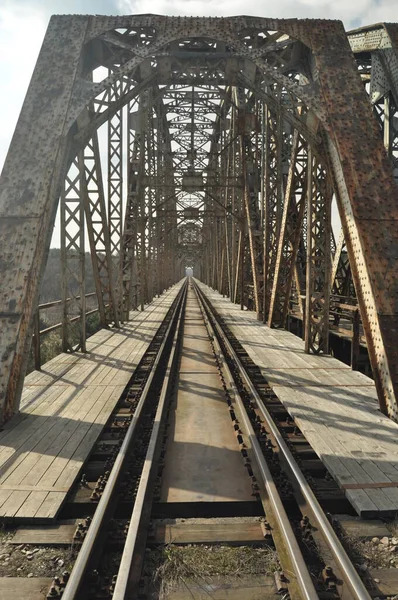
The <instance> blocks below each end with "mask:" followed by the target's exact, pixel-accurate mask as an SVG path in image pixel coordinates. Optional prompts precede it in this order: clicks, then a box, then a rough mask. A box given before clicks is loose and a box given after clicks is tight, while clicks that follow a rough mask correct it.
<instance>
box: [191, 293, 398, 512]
mask: <svg viewBox="0 0 398 600" xmlns="http://www.w3.org/2000/svg"><path fill="white" fill-rule="evenodd" d="M198 283H199V285H200V287H202V289H203V291H204V292H205V294H206V295H207V296H208V297H209V299H210V301H211V302H212V304H213V306H214V307H215V309H216V310H217V312H218V313H219V314H220V316H222V317H223V318H224V321H225V323H226V324H227V325H228V326H229V327H230V329H231V331H232V333H233V334H234V335H235V336H236V337H237V339H238V340H239V341H240V343H241V344H242V345H243V347H244V348H245V350H246V351H247V352H248V354H249V356H250V357H251V358H252V360H253V361H254V362H255V363H256V364H257V365H258V366H259V367H260V369H261V372H262V373H263V375H264V377H265V378H266V380H267V381H268V383H269V385H270V386H271V387H272V388H273V389H274V391H275V393H276V394H277V396H278V398H279V399H280V401H281V402H282V403H283V404H284V405H285V407H286V409H287V410H288V411H289V413H290V414H291V416H292V417H293V418H294V420H295V422H296V423H297V425H298V427H299V428H300V429H301V431H302V432H303V434H304V435H305V437H306V438H307V440H308V442H309V443H310V444H311V445H312V447H313V449H314V450H315V452H316V453H317V454H318V456H319V457H320V458H321V460H322V461H323V462H324V464H325V466H326V467H327V468H328V470H329V471H330V473H331V474H332V475H333V477H334V478H335V480H336V482H337V483H338V484H339V485H340V487H341V488H342V489H344V492H345V494H346V496H347V498H348V499H349V500H350V501H351V502H352V504H353V506H354V507H355V509H356V510H357V512H358V513H359V514H369V513H379V514H380V515H381V514H394V513H396V512H398V479H397V474H398V443H397V440H398V424H397V423H395V422H393V421H391V420H390V419H388V418H387V417H385V416H384V415H382V414H381V413H380V411H379V406H378V400H377V392H376V388H375V385H374V382H373V380H371V379H370V378H368V377H366V376H365V375H363V374H362V373H359V372H357V371H351V369H350V367H349V366H348V365H344V364H343V363H341V362H339V361H338V360H336V359H335V358H333V357H332V356H324V355H314V354H305V352H304V342H303V341H302V340H301V339H300V338H299V337H297V336H295V335H293V334H291V333H290V332H288V331H285V330H281V329H270V328H269V327H267V326H266V325H264V324H263V323H261V322H259V321H257V319H256V315H255V314H254V313H252V312H249V311H241V310H240V306H238V305H234V304H233V303H231V302H230V301H229V299H227V298H222V297H221V295H220V294H218V293H217V292H215V291H213V290H211V289H210V288H208V287H207V286H205V285H204V284H201V283H200V282H198ZM377 484H379V485H377ZM394 484H396V485H394ZM350 485H358V486H362V487H359V489H349V486H350ZM345 486H347V487H345ZM373 486H375V487H373ZM385 486H393V487H385Z"/></svg>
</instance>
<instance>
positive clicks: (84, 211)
mask: <svg viewBox="0 0 398 600" xmlns="http://www.w3.org/2000/svg"><path fill="white" fill-rule="evenodd" d="M397 48H398V27H397V26H396V25H391V24H389V25H378V26H375V27H370V28H365V29H362V30H357V31H355V32H351V33H349V34H348V35H347V34H346V32H345V31H344V29H343V26H342V24H341V23H340V22H338V21H322V20H302V21H300V20H296V19H291V20H277V19H263V18H255V17H232V18H199V17H198V18H193V17H192V18H188V17H187V18H186V17H162V16H153V15H137V16H134V15H133V16H118V17H103V16H55V17H53V18H52V19H51V21H50V24H49V28H48V31H47V34H46V37H45V40H44V43H43V47H42V50H41V53H40V56H39V59H38V62H37V65H36V69H35V71H34V74H33V78H32V81H31V84H30V87H29V90H28V93H27V96H26V99H25V103H24V105H23V109H22V112H21V115H20V119H19V121H18V124H17V128H16V131H15V134H14V137H13V140H12V143H11V147H10V151H9V154H8V156H7V159H6V163H5V166H4V170H3V173H2V178H1V187H0V217H1V218H0V239H1V248H0V253H1V260H0V276H1V280H2V286H1V292H0V323H1V332H2V334H1V338H0V370H1V381H0V406H1V411H2V420H6V419H8V418H9V417H10V416H11V415H12V414H13V413H14V412H15V411H16V410H17V409H18V405H19V397H20V392H21V388H22V384H23V378H24V373H25V369H26V364H27V356H28V350H29V346H30V341H31V330H32V321H33V316H34V313H35V310H36V307H37V303H38V298H39V292H40V282H41V279H42V275H43V272H44V268H45V264H46V257H47V255H48V249H49V246H50V241H51V234H52V230H53V225H54V222H55V217H56V212H57V207H58V206H59V207H60V223H61V258H62V261H61V265H62V272H63V289H62V297H63V347H64V350H65V351H68V350H71V349H76V348H80V349H81V350H83V351H84V349H85V330H84V327H85V326H84V323H85V318H84V314H85V305H84V303H85V300H84V299H85V262H84V252H85V245H86V246H87V248H88V249H89V251H90V253H91V257H92V264H93V272H94V278H95V283H96V295H97V299H98V307H99V314H100V319H101V323H102V325H103V326H107V325H108V326H109V325H112V324H113V325H115V326H118V324H119V322H120V321H123V320H126V319H128V317H129V312H130V310H131V309H134V308H136V307H138V306H141V307H143V306H144V304H145V303H146V302H148V301H150V300H151V299H152V298H153V297H154V296H155V295H156V294H159V293H161V292H162V291H163V290H164V289H165V288H167V287H168V286H170V285H171V284H172V283H174V282H175V281H176V280H178V279H179V278H181V277H182V276H183V274H184V272H185V267H192V268H193V270H194V274H195V275H196V276H197V277H198V278H200V279H202V280H203V281H204V282H205V283H207V284H209V285H211V286H212V287H214V288H217V289H218V290H219V291H221V292H222V293H224V294H227V295H228V296H229V297H230V298H231V300H232V301H234V302H240V303H241V304H242V306H243V305H246V306H247V307H249V308H252V309H253V310H255V311H256V313H257V316H258V318H259V319H263V320H264V322H266V323H267V324H268V325H269V326H276V327H284V326H285V324H286V320H287V316H288V311H289V307H291V305H292V303H294V305H295V306H296V307H297V312H298V314H300V315H301V318H302V319H303V321H304V330H305V339H306V350H307V351H308V352H317V353H319V352H324V353H327V352H328V340H329V335H328V330H329V323H330V310H329V309H330V305H331V302H332V301H333V298H334V296H336V295H337V296H339V297H348V296H350V295H351V296H353V295H354V294H355V298H356V300H355V301H356V302H357V303H358V306H359V309H360V313H361V317H362V322H363V327H364V332H365V335H366V341H367V346H368V351H369V356H370V360H371V364H372V369H373V374H374V378H375V381H376V386H377V390H378V395H379V401H380V407H381V410H382V411H383V412H385V413H386V414H389V415H390V416H391V417H392V418H395V419H396V418H397V417H398V406H397V394H398V350H397V348H398V345H397V343H396V339H397V337H396V336H397V334H398V303H397V302H398V301H397V299H398V270H397V268H396V266H397V259H398V228H397V227H396V223H395V222H396V220H397V219H398V210H397V185H396V181H394V178H395V179H397V178H398V175H397V174H398V167H397V161H398V126H397V122H398V121H397V110H398V108H397V107H398V54H397ZM104 124H107V126H106V139H107V149H106V152H105V153H104V152H101V144H100V143H99V141H100V138H101V135H102V133H101V132H102V131H104V129H103V128H102V129H101V126H102V125H104ZM334 201H336V203H337V207H338V211H339V215H340V220H341V224H342V233H341V235H340V237H339V238H338V241H337V242H335V240H334V235H333V231H332V226H331V206H332V202H334ZM71 281H73V283H74V286H72V285H71ZM72 287H73V292H72V291H71V290H72ZM76 317H77V318H76Z"/></svg>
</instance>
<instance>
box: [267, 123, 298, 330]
mask: <svg viewBox="0 0 398 600" xmlns="http://www.w3.org/2000/svg"><path fill="white" fill-rule="evenodd" d="M306 198H307V144H306V142H305V140H304V139H303V138H302V137H301V136H300V134H299V133H298V131H295V132H294V135H293V144H292V153H291V159H290V165H289V173H288V178H287V184H286V191H285V202H284V206H283V215H282V224H281V231H280V237H279V243H278V252H277V257H276V266H275V276H274V279H273V285H272V293H271V301H270V309H269V314H268V325H269V326H270V327H271V326H272V325H274V326H280V327H285V325H286V319H287V315H288V310H289V300H290V293H291V287H292V281H293V275H294V271H295V268H296V259H297V253H298V250H299V245H300V241H302V225H303V217H304V211H305V202H306Z"/></svg>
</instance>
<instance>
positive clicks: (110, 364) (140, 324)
mask: <svg viewBox="0 0 398 600" xmlns="http://www.w3.org/2000/svg"><path fill="white" fill-rule="evenodd" d="M181 285H182V281H181V282H180V283H179V284H176V285H175V286H173V288H171V289H170V290H168V291H167V292H166V293H165V294H164V295H163V296H161V297H160V298H157V299H155V300H154V301H153V302H152V303H151V304H150V305H149V306H148V307H147V308H146V310H145V311H143V312H135V313H132V314H131V316H132V321H129V322H128V323H125V324H123V325H122V327H121V328H120V329H113V330H110V329H107V330H101V331H99V332H98V333H96V334H94V335H93V336H91V337H90V338H89V339H88V341H87V349H88V352H87V353H86V354H84V355H83V354H80V355H79V354H74V355H69V354H61V355H59V356H58V357H56V358H54V359H53V360H51V361H49V363H47V364H46V365H44V366H43V370H42V372H39V373H32V374H31V375H28V376H27V377H26V380H25V387H24V390H23V404H22V405H21V412H20V413H19V414H18V415H16V416H15V417H14V418H13V419H11V420H10V421H9V422H8V423H7V424H6V426H5V427H4V430H3V431H2V432H0V518H1V517H3V518H17V519H18V518H21V519H32V518H37V519H41V520H45V519H53V518H54V517H55V516H56V514H57V512H58V511H59V509H60V507H61V506H62V504H63V502H64V501H65V498H66V494H67V492H68V491H69V489H70V487H71V486H72V484H73V483H74V481H75V479H76V477H77V476H78V474H79V472H80V471H81V469H82V467H83V464H84V461H85V459H86V457H87V455H88V454H89V452H90V450H91V448H92V446H93V444H94V443H95V441H96V440H97V439H98V437H99V435H100V433H101V431H102V429H103V427H104V425H105V423H106V422H107V420H108V418H109V416H110V414H111V412H112V410H113V408H114V406H115V404H116V403H117V402H118V400H119V398H120V396H121V394H122V393H123V390H124V388H125V386H126V384H127V383H128V381H129V380H130V378H131V376H132V374H133V372H134V370H135V368H136V366H137V365H138V363H139V362H140V360H141V358H142V356H143V354H144V353H145V351H146V349H147V348H148V345H149V343H150V342H151V341H152V338H153V335H154V334H155V333H156V331H157V329H158V328H159V326H160V324H161V321H162V320H163V318H164V317H165V315H166V313H167V311H168V309H169V306H170V305H171V304H172V302H173V300H174V298H175V296H176V295H177V293H178V291H179V289H180V287H181Z"/></svg>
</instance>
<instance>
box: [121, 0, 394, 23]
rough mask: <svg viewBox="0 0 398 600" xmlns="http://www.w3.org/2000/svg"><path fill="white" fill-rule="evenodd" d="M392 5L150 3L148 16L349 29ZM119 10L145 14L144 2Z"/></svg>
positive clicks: (324, 0)
mask: <svg viewBox="0 0 398 600" xmlns="http://www.w3.org/2000/svg"><path fill="white" fill-rule="evenodd" d="M394 3H395V4H396V0H381V1H380V2H379V1H378V0H350V1H347V0H279V1H278V2H277V3H275V0H261V1H260V0H247V1H246V2H245V3H244V4H242V1H241V0H218V2H213V1H212V0H201V1H200V0H153V1H152V2H151V12H152V13H154V14H164V15H165V14H168V15H182V16H190V15H193V16H206V15H207V16H220V17H221V16H233V15H241V14H245V15H254V16H258V17H270V18H276V17H279V18H318V19H340V20H342V21H343V22H344V23H345V26H346V27H348V28H350V27H352V26H353V25H354V24H355V26H356V25H357V24H358V22H359V23H361V24H362V23H364V22H365V21H366V19H371V18H372V11H373V10H375V12H378V9H381V11H383V10H384V7H385V5H387V10H388V14H390V12H391V13H392V11H393V4H394ZM390 5H391V6H390ZM118 7H119V9H120V12H121V13H130V14H133V13H138V14H139V13H146V12H148V4H147V2H146V0H118ZM390 8H391V11H390ZM376 9H377V10H376ZM395 10H396V9H395ZM395 19H396V15H395ZM370 22H371V21H366V23H370Z"/></svg>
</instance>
